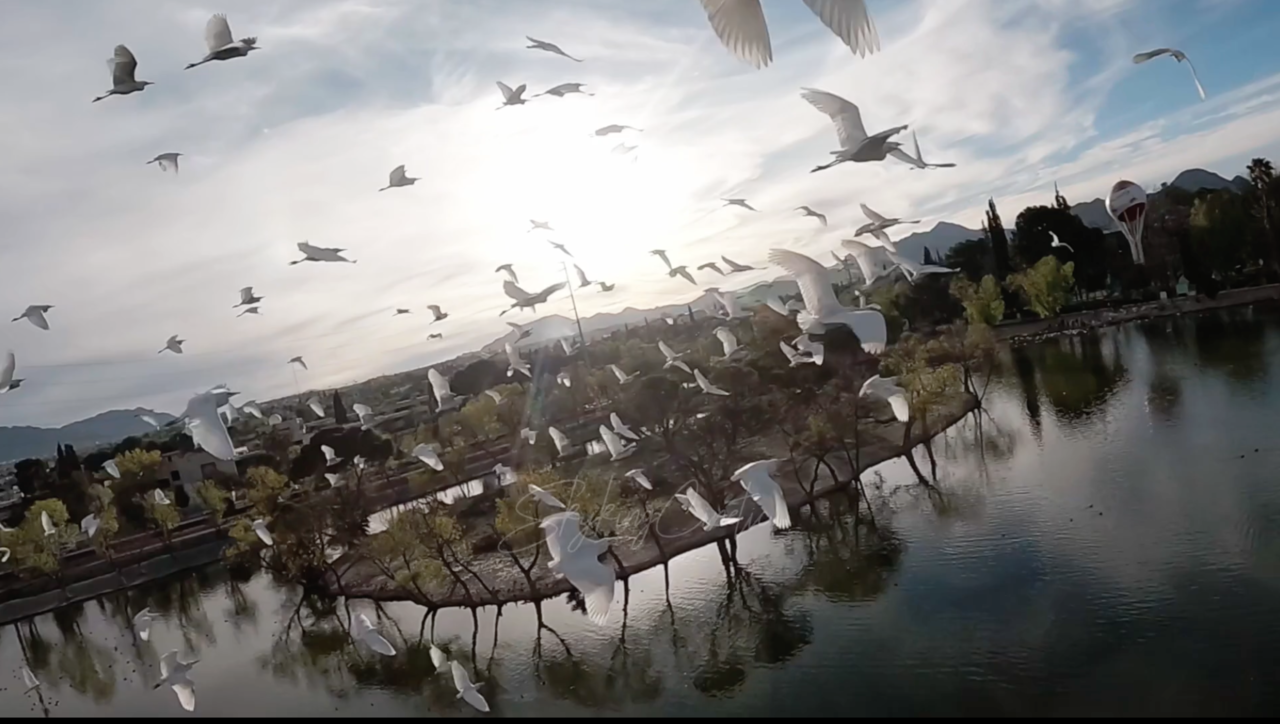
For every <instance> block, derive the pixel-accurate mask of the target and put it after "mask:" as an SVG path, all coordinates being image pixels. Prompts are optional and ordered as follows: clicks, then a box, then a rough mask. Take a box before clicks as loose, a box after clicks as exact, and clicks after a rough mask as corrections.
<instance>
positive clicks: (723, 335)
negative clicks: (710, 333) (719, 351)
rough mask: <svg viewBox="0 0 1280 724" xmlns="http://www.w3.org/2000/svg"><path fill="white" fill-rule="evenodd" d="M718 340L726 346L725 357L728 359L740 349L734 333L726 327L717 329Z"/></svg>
mask: <svg viewBox="0 0 1280 724" xmlns="http://www.w3.org/2000/svg"><path fill="white" fill-rule="evenodd" d="M715 335H716V339H719V340H720V344H721V345H723V346H724V356H725V357H728V356H729V355H731V354H733V353H734V351H735V350H737V349H738V338H737V337H735V336H733V332H731V331H729V330H728V329H727V328H725V327H716V331H715Z"/></svg>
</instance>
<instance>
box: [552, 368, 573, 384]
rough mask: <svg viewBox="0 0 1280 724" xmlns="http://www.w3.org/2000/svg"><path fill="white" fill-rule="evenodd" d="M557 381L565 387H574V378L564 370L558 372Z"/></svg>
mask: <svg viewBox="0 0 1280 724" xmlns="http://www.w3.org/2000/svg"><path fill="white" fill-rule="evenodd" d="M556 382H558V383H560V384H562V385H564V386H565V387H573V378H572V377H570V376H569V373H568V372H566V371H564V370H560V371H559V372H557V373H556Z"/></svg>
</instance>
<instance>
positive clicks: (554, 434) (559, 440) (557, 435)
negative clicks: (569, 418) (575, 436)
mask: <svg viewBox="0 0 1280 724" xmlns="http://www.w3.org/2000/svg"><path fill="white" fill-rule="evenodd" d="M547 434H549V435H551V440H552V441H553V442H554V443H555V444H556V450H561V451H563V450H564V449H565V448H567V447H569V436H568V435H565V434H564V433H563V432H560V431H559V430H557V429H556V428H554V427H549V428H547Z"/></svg>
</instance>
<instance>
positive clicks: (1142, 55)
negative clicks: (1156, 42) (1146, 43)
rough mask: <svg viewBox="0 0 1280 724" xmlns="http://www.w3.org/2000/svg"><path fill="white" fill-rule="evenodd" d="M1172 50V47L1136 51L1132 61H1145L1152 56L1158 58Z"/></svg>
mask: <svg viewBox="0 0 1280 724" xmlns="http://www.w3.org/2000/svg"><path fill="white" fill-rule="evenodd" d="M1173 52H1174V51H1173V48H1156V49H1155V50H1148V51H1147V52H1145V53H1138V54H1137V55H1135V56H1133V62H1134V63H1135V64H1137V63H1145V62H1147V61H1148V60H1151V59H1152V58H1159V57H1160V56H1162V55H1169V54H1171V53H1173Z"/></svg>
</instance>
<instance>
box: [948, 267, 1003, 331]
mask: <svg viewBox="0 0 1280 724" xmlns="http://www.w3.org/2000/svg"><path fill="white" fill-rule="evenodd" d="M951 294H952V295H954V296H955V298H956V299H959V300H960V303H961V304H962V305H964V316H965V319H967V320H969V324H972V325H985V326H988V327H990V326H993V325H995V324H997V323H998V322H999V321H1000V320H1001V319H1004V294H1003V292H1002V290H1001V289H1000V283H999V282H997V281H996V278H995V277H993V276H991V275H990V274H988V275H986V276H985V277H983V278H982V281H981V282H980V283H978V284H974V283H973V282H971V281H969V280H968V279H965V278H964V277H960V278H958V279H955V280H954V281H952V282H951Z"/></svg>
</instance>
